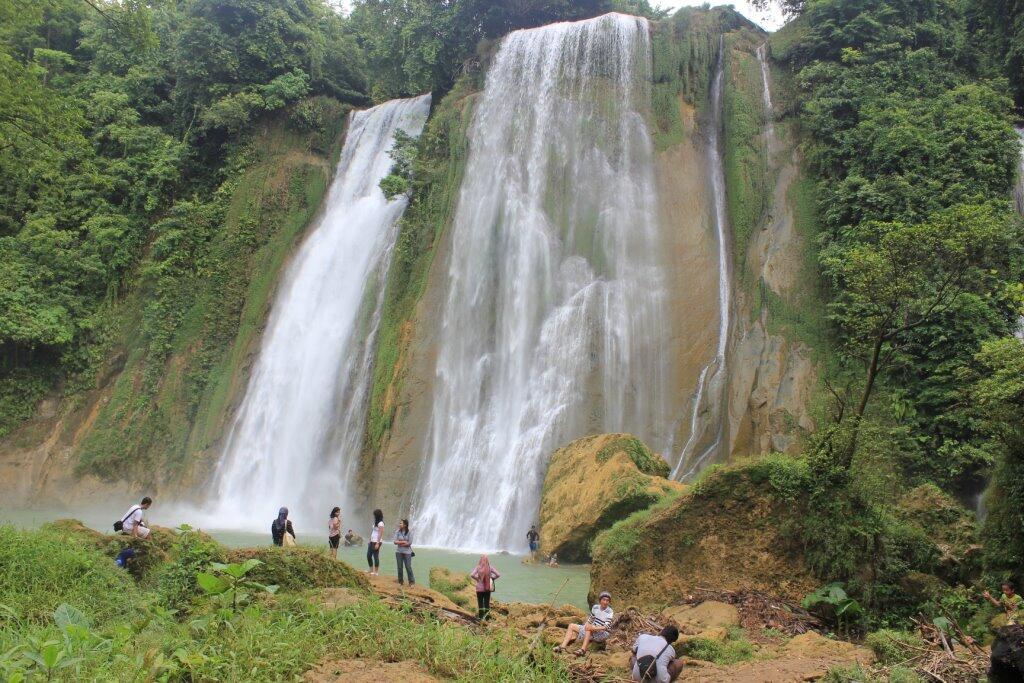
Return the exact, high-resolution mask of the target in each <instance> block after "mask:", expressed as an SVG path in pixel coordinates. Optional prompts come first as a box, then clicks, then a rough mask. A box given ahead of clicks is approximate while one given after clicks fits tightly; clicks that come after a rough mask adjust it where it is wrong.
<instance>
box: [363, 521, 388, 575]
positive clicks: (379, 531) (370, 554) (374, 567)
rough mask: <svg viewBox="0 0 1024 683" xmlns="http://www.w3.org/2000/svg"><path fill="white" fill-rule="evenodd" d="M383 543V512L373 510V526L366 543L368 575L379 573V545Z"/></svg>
mask: <svg viewBox="0 0 1024 683" xmlns="http://www.w3.org/2000/svg"><path fill="white" fill-rule="evenodd" d="M383 543H384V513H383V512H381V511H380V510H374V511H373V528H372V529H371V530H370V542H369V543H368V544H367V545H366V563H367V564H368V565H370V571H369V574H370V576H379V575H380V546H381V544H383Z"/></svg>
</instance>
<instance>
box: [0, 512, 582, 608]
mask: <svg viewBox="0 0 1024 683" xmlns="http://www.w3.org/2000/svg"><path fill="white" fill-rule="evenodd" d="M116 516H117V513H114V514H113V515H111V514H109V512H103V511H97V510H73V511H67V510H63V511H57V510H5V509H0V522H3V523H8V524H13V525H14V526H18V527H23V528H29V529H33V528H37V527H39V526H41V525H43V524H45V523H47V522H52V521H53V520H55V519H64V518H69V517H71V518H74V519H80V520H82V522H84V523H85V524H87V525H89V526H91V527H92V528H94V529H98V530H100V531H104V532H105V531H108V530H110V525H111V524H112V523H113V518H114V517H116ZM108 518H109V519H108ZM152 523H153V524H160V525H163V526H169V524H168V521H167V520H162V519H158V518H157V516H156V515H154V516H153V519H152ZM325 527H326V525H325ZM204 531H207V532H208V533H209V534H210V535H211V536H213V537H214V538H215V539H217V540H218V541H220V542H221V543H223V544H224V545H227V546H229V547H232V548H240V547H246V546H255V545H269V543H270V522H267V533H266V534H257V533H252V532H244V531H224V530H222V531H218V530H216V529H213V530H210V529H204ZM295 534H296V535H297V536H298V540H299V544H300V545H306V546H309V547H323V548H326V547H327V538H326V532H324V533H321V534H316V535H315V536H314V535H313V534H309V533H305V531H304V530H303V529H301V528H296V529H295ZM414 538H415V536H414ZM413 550H415V552H416V557H414V558H413V561H412V563H413V573H414V574H415V575H416V582H417V583H421V584H423V585H427V584H428V579H427V574H428V572H429V570H430V568H431V567H446V568H448V569H452V570H455V571H463V572H469V571H472V569H473V567H474V566H476V562H477V559H478V558H479V556H478V555H474V554H469V553H461V552H453V551H450V550H444V549H441V548H420V547H416V546H414V547H413ZM338 558H339V559H341V560H344V561H345V562H348V563H349V564H351V565H352V566H353V567H355V568H356V569H359V570H362V571H365V570H366V569H367V565H366V546H365V545H361V546H358V547H350V548H346V547H344V546H343V547H341V548H339V549H338ZM490 559H491V565H492V566H493V567H494V568H495V569H497V570H498V571H499V572H501V578H500V579H499V580H498V581H497V582H496V586H495V593H494V599H495V600H500V601H503V602H551V600H552V598H553V597H554V596H555V593H556V592H558V591H559V589H561V592H558V597H557V604H560V605H562V604H569V605H575V606H576V607H581V608H583V609H586V608H587V604H586V603H587V589H588V588H589V586H590V567H589V565H561V566H559V567H547V566H538V565H532V564H531V565H528V564H523V559H524V558H523V557H522V556H519V555H504V554H498V555H490ZM380 573H381V574H382V575H383V576H395V575H396V574H397V564H396V561H395V552H394V546H393V545H391V544H390V543H385V544H384V547H383V548H381V551H380Z"/></svg>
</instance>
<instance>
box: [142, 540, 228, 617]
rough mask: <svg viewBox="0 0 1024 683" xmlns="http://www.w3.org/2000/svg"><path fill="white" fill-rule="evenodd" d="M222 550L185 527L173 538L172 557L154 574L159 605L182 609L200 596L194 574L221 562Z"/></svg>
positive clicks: (214, 543)
mask: <svg viewBox="0 0 1024 683" xmlns="http://www.w3.org/2000/svg"><path fill="white" fill-rule="evenodd" d="M224 554H225V553H224V548H223V547H222V546H221V545H220V544H218V543H216V542H215V541H213V540H212V539H209V538H208V537H205V536H204V535H203V534H200V533H198V532H196V531H195V530H193V529H191V528H189V527H187V526H182V527H181V533H180V534H179V535H178V536H177V538H176V539H175V543H174V547H173V548H172V549H171V555H172V558H173V559H171V560H170V561H169V562H167V563H166V564H164V565H162V566H161V567H160V569H159V570H158V572H157V579H156V592H157V595H158V596H159V599H160V602H161V603H162V604H163V606H164V607H166V608H168V609H177V610H181V609H184V608H185V607H187V606H188V605H189V603H190V602H191V601H192V598H193V597H195V596H196V595H198V594H199V587H198V585H197V584H196V573H198V572H200V571H202V570H204V569H206V567H208V566H209V565H210V563H211V562H219V561H221V560H223V559H224Z"/></svg>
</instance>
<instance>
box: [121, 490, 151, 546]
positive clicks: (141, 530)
mask: <svg viewBox="0 0 1024 683" xmlns="http://www.w3.org/2000/svg"><path fill="white" fill-rule="evenodd" d="M152 504H153V499H152V498H150V497H149V496H146V497H145V498H143V499H142V502H141V503H139V504H138V505H133V506H131V507H130V508H128V512H126V513H124V515H122V516H121V533H123V534H127V535H128V536H133V537H135V538H142V539H146V538H149V534H150V531H149V527H148V526H146V523H145V522H144V521H143V520H142V511H143V510H148V509H149V506H150V505H152Z"/></svg>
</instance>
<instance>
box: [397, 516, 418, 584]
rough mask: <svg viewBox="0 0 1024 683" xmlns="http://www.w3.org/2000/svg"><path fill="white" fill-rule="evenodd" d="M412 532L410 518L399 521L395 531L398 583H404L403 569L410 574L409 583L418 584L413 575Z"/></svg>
mask: <svg viewBox="0 0 1024 683" xmlns="http://www.w3.org/2000/svg"><path fill="white" fill-rule="evenodd" d="M412 556H413V552H412V533H411V532H410V531H409V520H407V519H403V520H401V521H400V522H399V523H398V530H397V531H396V532H395V559H396V560H397V561H398V585H399V586H401V585H402V569H403V568H404V569H405V571H406V573H408V574H409V585H410V586H415V585H416V578H415V577H414V576H413V575H412Z"/></svg>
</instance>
